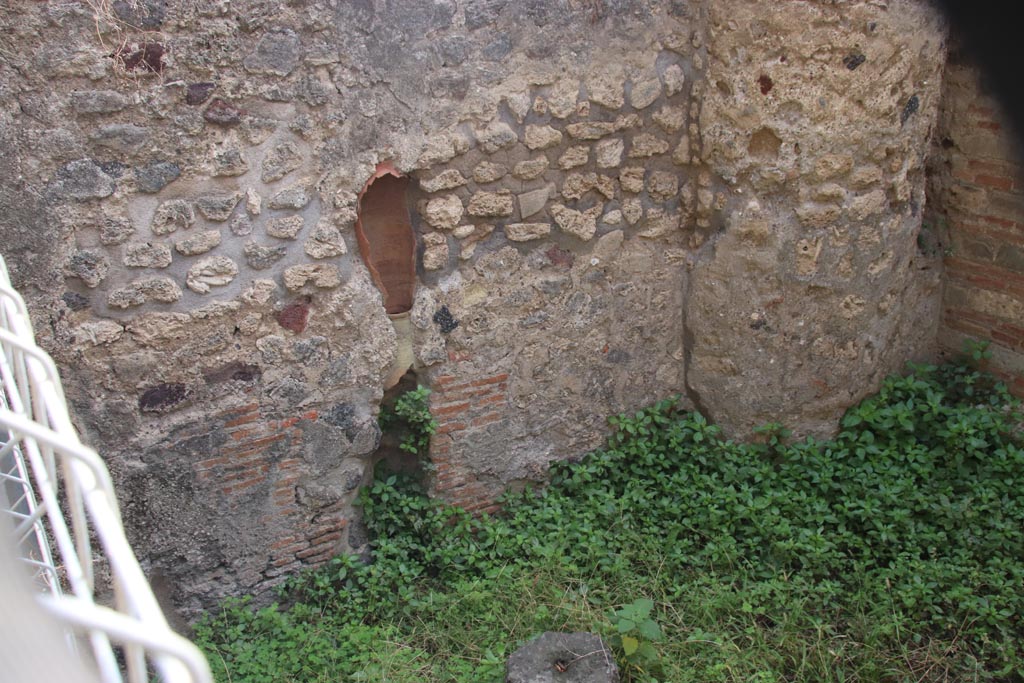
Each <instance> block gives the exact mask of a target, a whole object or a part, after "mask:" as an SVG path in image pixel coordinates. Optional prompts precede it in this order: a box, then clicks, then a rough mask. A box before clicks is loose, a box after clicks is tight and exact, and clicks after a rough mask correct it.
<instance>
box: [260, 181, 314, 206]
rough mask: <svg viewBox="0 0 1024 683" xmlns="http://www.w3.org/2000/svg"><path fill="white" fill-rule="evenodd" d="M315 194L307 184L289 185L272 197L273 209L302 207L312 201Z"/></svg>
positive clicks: (271, 204) (270, 204)
mask: <svg viewBox="0 0 1024 683" xmlns="http://www.w3.org/2000/svg"><path fill="white" fill-rule="evenodd" d="M312 199H313V195H312V193H311V192H310V188H309V187H308V186H307V185H305V184H301V183H300V184H297V185H292V186H291V187H287V188H285V189H283V190H281V191H280V192H278V193H277V194H275V195H274V196H273V197H271V198H270V203H269V206H270V208H271V209H295V210H298V209H301V208H303V207H304V206H306V204H309V202H310V201H312Z"/></svg>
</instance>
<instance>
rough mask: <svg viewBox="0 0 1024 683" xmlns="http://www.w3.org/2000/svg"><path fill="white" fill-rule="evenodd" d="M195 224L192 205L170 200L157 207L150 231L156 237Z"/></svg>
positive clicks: (181, 200)
mask: <svg viewBox="0 0 1024 683" xmlns="http://www.w3.org/2000/svg"><path fill="white" fill-rule="evenodd" d="M195 222H196V215H195V212H194V211H193V210H192V205H191V204H190V203H189V202H187V201H185V200H184V199H171V200H169V201H166V202H164V203H163V204H161V205H160V206H158V207H157V209H156V213H155V214H154V215H153V222H152V223H151V224H150V229H151V230H152V231H153V232H154V233H155V234H157V235H166V234H167V233H171V232H174V231H175V230H177V229H178V228H183V229H186V230H187V229H188V228H191V227H192V225H193V224H194V223H195Z"/></svg>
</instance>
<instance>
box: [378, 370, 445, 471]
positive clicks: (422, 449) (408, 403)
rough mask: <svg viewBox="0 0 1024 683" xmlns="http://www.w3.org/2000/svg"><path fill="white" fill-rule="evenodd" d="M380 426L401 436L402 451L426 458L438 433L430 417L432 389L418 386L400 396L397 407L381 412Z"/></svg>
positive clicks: (432, 418) (383, 409)
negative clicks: (431, 439) (434, 434)
mask: <svg viewBox="0 0 1024 683" xmlns="http://www.w3.org/2000/svg"><path fill="white" fill-rule="evenodd" d="M379 422H380V426H381V429H383V430H385V431H394V432H397V433H399V434H400V435H401V443H400V444H399V448H401V449H402V450H403V451H406V452H407V453H412V454H413V455H418V456H426V454H427V450H428V449H429V447H430V435H431V434H433V433H434V432H435V431H437V420H435V419H434V416H433V415H431V414H430V389H427V388H426V387H424V386H417V387H416V388H415V389H410V390H409V391H406V392H405V393H403V394H401V395H400V396H399V397H398V398H397V399H396V400H395V403H394V406H387V407H383V408H382V409H381V413H380V419H379Z"/></svg>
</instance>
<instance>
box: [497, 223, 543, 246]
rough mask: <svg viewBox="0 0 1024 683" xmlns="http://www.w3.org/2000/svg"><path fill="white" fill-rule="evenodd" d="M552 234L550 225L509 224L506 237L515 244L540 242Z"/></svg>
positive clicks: (506, 228)
mask: <svg viewBox="0 0 1024 683" xmlns="http://www.w3.org/2000/svg"><path fill="white" fill-rule="evenodd" d="M550 234H551V224H550V223H509V224H508V225H506V226H505V236H506V237H508V238H509V239H510V240H512V241H513V242H529V241H530V240H539V239H541V238H543V237H547V236H548V235H550Z"/></svg>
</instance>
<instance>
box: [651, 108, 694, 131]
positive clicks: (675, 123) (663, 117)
mask: <svg viewBox="0 0 1024 683" xmlns="http://www.w3.org/2000/svg"><path fill="white" fill-rule="evenodd" d="M651 118H652V119H653V120H654V122H655V123H656V124H658V126H659V127H660V128H661V129H662V130H663V131H665V132H666V133H669V134H672V133H676V132H678V131H679V130H681V129H682V127H683V126H685V125H686V109H684V108H683V107H673V106H671V105H665V106H664V107H662V108H661V109H659V110H658V111H656V112H654V114H652V115H651Z"/></svg>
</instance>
